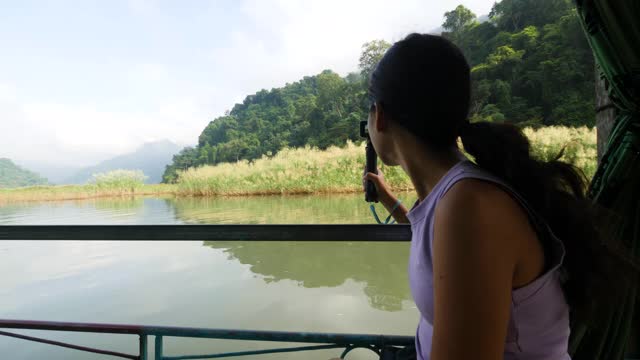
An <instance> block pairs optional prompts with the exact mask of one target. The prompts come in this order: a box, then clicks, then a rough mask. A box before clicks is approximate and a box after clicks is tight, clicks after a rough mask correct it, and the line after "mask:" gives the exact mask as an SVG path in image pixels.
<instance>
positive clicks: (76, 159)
mask: <svg viewBox="0 0 640 360" xmlns="http://www.w3.org/2000/svg"><path fill="white" fill-rule="evenodd" d="M458 2H459V0H445V1H424V0H404V1H395V2H392V1H389V0H347V1H345V0H273V1H263V0H238V1H233V2H231V3H230V4H232V5H233V7H234V8H228V9H219V7H221V6H223V5H221V3H220V2H217V1H212V2H210V3H209V4H211V5H212V7H213V8H212V9H208V10H207V11H208V12H207V11H202V12H201V8H200V7H193V6H194V4H195V3H196V2H193V3H188V4H185V5H184V8H181V12H175V11H173V10H175V9H171V8H170V7H168V6H167V5H166V4H164V5H163V4H161V3H157V2H156V1H154V0H128V2H127V4H128V10H129V12H131V13H133V14H134V15H136V16H134V19H133V20H131V19H129V20H130V21H132V23H127V22H126V21H129V20H126V21H125V20H122V21H123V22H122V33H126V34H128V35H130V39H129V38H127V39H125V38H122V39H120V38H118V39H119V40H118V41H117V43H118V46H114V47H113V48H109V42H106V43H105V45H104V46H103V47H104V49H109V51H108V53H109V56H108V57H104V56H103V53H102V52H96V53H92V52H91V51H80V50H78V52H60V53H59V54H58V52H47V51H46V49H48V47H46V46H43V45H42V44H43V43H39V42H34V44H36V45H37V46H36V45H34V46H33V48H34V49H41V51H42V52H41V53H40V52H38V53H37V54H38V58H39V59H44V60H45V61H44V64H45V65H46V64H48V63H53V64H57V65H56V67H52V68H42V69H45V70H47V71H45V70H42V69H41V68H40V67H37V66H35V65H29V66H27V65H25V66H21V65H22V64H23V63H26V64H31V63H30V62H29V61H25V60H24V59H26V60H29V59H33V58H34V57H29V56H26V57H24V58H21V57H19V55H20V54H21V51H23V50H22V48H15V49H13V51H10V53H12V54H14V55H15V56H16V57H15V59H17V60H16V62H15V63H11V62H9V63H8V64H9V65H7V64H4V63H2V62H0V65H3V66H4V68H7V69H9V71H6V74H9V73H11V74H17V75H11V76H13V77H8V76H9V75H3V76H4V78H2V79H0V156H7V157H10V158H12V159H14V160H24V161H29V162H36V161H40V162H55V163H57V164H60V165H64V164H69V165H91V164H94V163H95V162H97V161H100V160H103V159H105V158H108V157H111V156H114V155H117V154H121V153H124V152H127V151H131V150H133V149H134V148H136V147H137V146H139V145H141V144H142V143H143V142H145V141H153V140H159V139H163V138H169V139H170V140H173V141H176V142H180V143H183V144H186V143H189V144H193V143H195V142H196V141H197V137H198V135H199V134H200V132H201V131H202V130H203V129H204V127H205V126H206V125H207V123H208V122H209V121H210V120H211V119H213V118H215V117H217V116H220V115H222V114H223V113H224V111H225V110H229V109H231V108H232V107H233V105H234V103H236V102H240V101H242V100H243V99H244V97H245V96H247V95H249V94H252V93H255V92H256V91H259V90H260V89H263V88H266V89H270V88H273V87H280V86H283V85H284V84H286V83H290V82H293V81H297V80H299V79H301V78H302V77H303V76H307V75H314V74H318V73H319V72H320V71H322V70H324V69H332V70H334V71H337V72H338V73H340V74H342V75H346V74H347V73H349V72H352V71H357V64H358V58H359V55H360V51H361V46H362V44H363V43H365V42H367V41H371V40H374V39H386V40H388V41H395V40H398V39H401V38H402V37H404V36H405V35H406V34H408V33H410V32H414V31H419V32H426V31H429V30H431V29H433V28H435V27H437V26H439V25H440V24H441V23H442V20H443V19H442V17H443V14H444V12H445V11H447V10H451V9H453V8H455V7H456V6H457V5H458ZM466 3H467V4H468V7H469V8H471V10H473V11H474V12H475V13H476V14H478V15H480V14H486V13H487V12H488V11H489V9H490V7H491V4H492V3H493V0H468V1H466ZM197 4H198V5H199V6H200V5H202V4H204V3H201V2H198V3H197ZM189 5H191V6H192V7H193V9H191V10H190V9H189V8H188V6H189ZM227 5H228V4H227ZM216 7H218V8H216ZM227 10H228V11H229V13H233V14H232V15H229V17H228V18H226V14H227V12H224V16H222V17H221V15H220V13H221V12H222V11H227ZM231 10H233V11H231ZM189 11H192V12H195V13H197V15H202V16H200V17H198V16H195V15H194V13H190V12H189ZM120 15H123V18H124V19H126V16H124V15H126V14H120ZM105 16H106V15H105ZM182 17H184V18H182ZM106 18H107V17H105V18H102V17H101V18H99V19H94V20H96V23H97V24H102V23H105V24H106V23H108V22H105V21H104V20H105V19H106ZM141 19H142V20H141ZM89 20H90V19H87V21H89ZM98 20H100V21H98ZM225 21H227V22H228V23H227V22H225ZM109 24H110V23H109ZM132 24H134V25H135V26H134V25H132ZM96 26H97V25H96ZM216 26H217V27H216ZM34 29H35V27H34ZM103 30H104V31H105V34H106V35H104V36H105V38H104V39H111V38H109V36H111V35H110V34H111V32H110V31H107V30H108V29H103ZM125 30H126V31H125ZM34 31H35V30H34ZM114 36H115V35H114ZM34 39H40V38H38V37H37V36H35V35H34ZM55 39H58V40H56V41H62V40H64V39H65V37H56V38H55ZM60 39H62V40H60ZM34 41H35V40H34ZM38 41H44V40H38ZM111 41H113V39H111ZM127 41H130V42H127ZM46 44H47V45H49V47H54V48H58V47H59V48H61V49H66V48H65V47H63V46H58V45H60V44H58V43H50V42H46ZM66 45H67V48H68V49H76V48H78V45H77V44H75V43H72V44H66ZM98 48H99V49H102V50H104V49H103V48H100V47H98ZM74 51H75V50H74ZM56 54H57V55H56ZM60 54H62V55H60ZM56 56H58V57H56ZM56 61H57V62H56ZM34 64H37V65H38V66H40V63H34ZM11 69H14V71H12V70H11ZM51 69H60V70H59V71H58V72H56V71H50V70H51ZM38 70H41V72H40V73H38V72H37V71H38ZM21 71H23V72H21ZM7 79H11V80H7ZM12 82H13V83H12ZM13 85H16V86H19V87H18V88H17V87H16V86H13ZM17 89H18V90H24V91H26V90H28V89H33V91H31V92H30V93H26V92H24V93H22V94H21V93H20V92H19V91H18V90H17ZM82 89H84V91H83V90H82ZM55 91H57V93H56V92H55Z"/></svg>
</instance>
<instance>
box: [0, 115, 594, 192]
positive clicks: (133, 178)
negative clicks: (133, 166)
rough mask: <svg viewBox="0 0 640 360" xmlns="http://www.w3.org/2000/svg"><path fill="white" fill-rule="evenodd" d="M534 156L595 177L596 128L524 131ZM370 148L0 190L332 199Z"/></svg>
mask: <svg viewBox="0 0 640 360" xmlns="http://www.w3.org/2000/svg"><path fill="white" fill-rule="evenodd" d="M524 133H525V135H526V136H527V137H528V138H529V139H530V140H531V143H532V155H533V156H535V157H538V158H540V159H542V160H550V159H552V158H555V157H556V156H557V155H558V154H559V153H560V151H561V150H562V149H563V148H564V155H563V157H562V158H561V159H562V160H564V161H567V162H570V163H573V164H575V165H576V166H578V167H579V168H581V169H582V170H583V171H584V173H585V175H586V176H587V177H589V178H591V177H592V176H593V174H594V173H595V170H596V165H597V164H596V130H595V128H592V129H588V128H586V127H582V128H566V127H559V126H551V127H546V128H539V129H537V130H533V129H529V128H527V129H524ZM364 146H365V144H364V143H363V144H361V145H355V144H353V143H350V142H349V143H347V144H346V145H345V146H344V147H331V148H329V149H327V150H318V149H316V148H311V147H309V146H307V147H305V148H298V149H284V150H282V151H280V152H278V153H277V154H276V155H274V156H270V157H269V156H263V157H262V158H261V159H258V160H256V161H254V162H248V161H246V160H245V161H239V162H237V163H225V164H219V165H216V166H203V167H199V168H191V169H188V170H186V171H183V172H180V173H179V178H178V183H177V184H175V185H168V184H157V185H145V184H144V175H143V174H142V173H141V172H136V171H123V170H118V171H114V172H110V173H106V174H95V175H94V176H93V179H92V181H91V182H90V183H89V184H87V185H67V186H34V187H28V188H17V189H0V203H3V202H8V201H33V200H68V199H86V198H96V197H108V196H131V195H155V196H157V195H161V194H173V195H178V196H217V195H269V194H314V193H315V194H318V193H324V194H332V193H352V192H360V191H362V185H361V183H362V171H363V166H364V162H365V155H364V154H365V152H364ZM379 165H380V169H381V170H382V172H383V173H384V175H385V179H386V181H387V183H388V184H389V185H390V187H391V188H392V190H393V191H394V192H400V191H411V190H413V186H412V184H411V181H410V180H409V177H408V176H407V175H406V174H405V173H404V171H402V169H401V168H400V167H387V166H384V165H383V164H381V163H380V164H379Z"/></svg>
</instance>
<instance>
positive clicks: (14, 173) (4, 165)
mask: <svg viewBox="0 0 640 360" xmlns="http://www.w3.org/2000/svg"><path fill="white" fill-rule="evenodd" d="M47 184H48V181H47V179H45V178H43V177H42V176H40V175H39V174H37V173H35V172H33V171H30V170H27V169H24V168H22V167H20V166H18V165H16V164H14V163H13V161H11V160H10V159H7V158H0V188H14V187H22V186H35V185H47Z"/></svg>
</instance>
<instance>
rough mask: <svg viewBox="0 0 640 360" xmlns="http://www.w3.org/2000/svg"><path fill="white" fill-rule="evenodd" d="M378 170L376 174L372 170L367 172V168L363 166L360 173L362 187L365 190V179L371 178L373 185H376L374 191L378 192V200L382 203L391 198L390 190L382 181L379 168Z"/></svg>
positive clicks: (382, 175)
mask: <svg viewBox="0 0 640 360" xmlns="http://www.w3.org/2000/svg"><path fill="white" fill-rule="evenodd" d="M377 170H378V174H374V173H372V172H367V168H366V166H365V168H364V171H363V173H362V188H363V190H364V191H365V192H366V191H367V180H371V182H373V185H375V187H376V191H377V192H378V201H380V202H382V203H387V202H389V201H390V200H391V198H393V195H392V194H391V190H389V186H388V185H387V183H386V182H385V181H384V174H382V171H380V169H377Z"/></svg>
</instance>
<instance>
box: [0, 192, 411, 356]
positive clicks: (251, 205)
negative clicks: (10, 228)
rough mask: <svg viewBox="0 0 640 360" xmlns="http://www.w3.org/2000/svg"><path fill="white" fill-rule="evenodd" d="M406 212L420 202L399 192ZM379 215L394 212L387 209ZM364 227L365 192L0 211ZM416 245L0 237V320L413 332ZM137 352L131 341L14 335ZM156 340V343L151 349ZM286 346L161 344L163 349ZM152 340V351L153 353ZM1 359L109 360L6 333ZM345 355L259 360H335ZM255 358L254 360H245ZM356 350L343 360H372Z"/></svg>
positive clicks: (85, 219) (127, 220)
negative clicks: (412, 255)
mask: <svg viewBox="0 0 640 360" xmlns="http://www.w3.org/2000/svg"><path fill="white" fill-rule="evenodd" d="M400 197H401V198H402V199H403V201H404V202H405V204H408V206H409V204H411V203H413V201H415V195H414V194H400ZM377 209H378V210H379V213H380V214H384V215H385V217H386V211H385V210H384V209H383V208H382V206H381V205H378V207H377ZM278 223H280V224H336V223H343V224H358V223H360V224H366V223H368V224H370V223H374V220H373V217H372V215H371V213H370V211H369V209H368V206H367V204H366V203H365V202H364V201H363V196H362V194H347V195H331V196H326V195H323V196H308V195H307V196H264V197H235V198H229V197H227V198H172V197H167V198H144V197H136V198H104V199H90V200H82V201H57V202H46V203H22V204H11V205H3V206H0V225H18V224H20V225H41V224H69V225H71V224H75V225H80V224H278ZM408 255H409V243H402V244H392V243H373V242H337V243H336V242H331V243H329V242H326V243H325V242H313V243H303V242H268V243H267V242H264V243H261V242H202V241H188V242H185V241H180V242H178V241H175V242H173V241H170V242H155V243H154V242H148V241H147V242H139V241H133V242H115V241H94V242H82V241H47V242H44V241H0V273H1V274H2V277H1V278H0V312H1V313H0V318H5V319H29V320H48V321H74V322H105V323H126V324H146V325H167V326H189V327H209V328H233V329H255V330H280V331H313V332H340V333H376V334H394V335H413V334H414V332H415V327H416V325H417V322H418V311H417V309H416V308H415V304H414V303H413V301H412V299H411V294H410V291H409V286H408V280H407V273H406V269H407V259H408ZM14 332H20V333H25V334H30V335H34V336H43V337H46V338H49V339H55V340H60V341H68V342H72V343H74V344H79V345H85V346H92V347H99V348H104V349H109V350H114V351H123V352H129V353H133V354H135V353H137V337H136V336H125V335H93V334H80V333H76V334H74V333H56V332H38V331H30V332H27V331H14ZM152 340H153V338H151V339H150V341H152ZM281 345H283V344H276V343H271V344H270V343H256V342H250V343H245V342H234V341H218V340H197V339H179V338H167V339H165V355H191V354H205V353H214V352H222V351H240V350H245V349H259V348H269V347H278V346H281ZM152 347H153V346H149V349H150V353H151V354H153V349H152ZM0 354H2V358H5V356H8V355H10V356H11V359H14V360H16V359H72V360H75V359H110V358H111V357H108V356H102V355H93V354H89V353H83V352H78V351H75V350H70V349H63V348H58V347H53V346H50V345H45V344H38V343H33V342H27V341H24V340H19V339H12V338H6V337H0ZM339 354H340V351H338V350H326V351H318V352H305V353H298V354H295V353H293V354H275V355H262V356H259V357H255V358H259V359H301V358H304V359H328V358H330V357H337V356H338V355H339ZM243 358H254V357H243ZM374 358H375V356H373V353H368V352H367V351H365V350H356V351H354V352H353V353H352V354H350V355H349V356H348V357H347V359H374Z"/></svg>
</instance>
